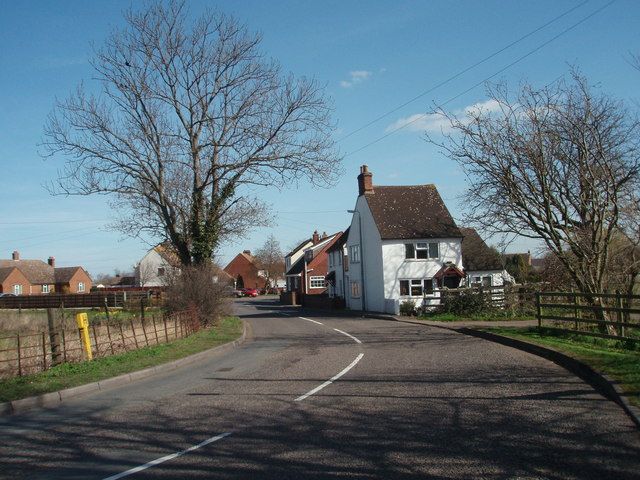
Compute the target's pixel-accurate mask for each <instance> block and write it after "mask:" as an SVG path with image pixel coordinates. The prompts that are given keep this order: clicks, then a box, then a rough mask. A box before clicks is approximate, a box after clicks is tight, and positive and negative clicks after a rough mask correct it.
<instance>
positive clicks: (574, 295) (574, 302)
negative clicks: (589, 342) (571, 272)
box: [571, 288, 578, 331]
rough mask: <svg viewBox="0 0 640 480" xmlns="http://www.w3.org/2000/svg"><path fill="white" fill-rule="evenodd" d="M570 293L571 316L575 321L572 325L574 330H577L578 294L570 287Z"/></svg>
mask: <svg viewBox="0 0 640 480" xmlns="http://www.w3.org/2000/svg"><path fill="white" fill-rule="evenodd" d="M571 293H572V294H573V295H572V297H573V318H574V319H575V321H574V322H573V326H574V327H575V329H576V331H577V330H578V294H576V293H575V291H574V289H573V288H572V289H571Z"/></svg>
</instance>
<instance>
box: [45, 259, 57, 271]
mask: <svg viewBox="0 0 640 480" xmlns="http://www.w3.org/2000/svg"><path fill="white" fill-rule="evenodd" d="M47 263H48V264H49V266H51V267H54V268H55V266H56V258H55V257H49V259H48V260H47Z"/></svg>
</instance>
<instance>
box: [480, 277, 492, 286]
mask: <svg viewBox="0 0 640 480" xmlns="http://www.w3.org/2000/svg"><path fill="white" fill-rule="evenodd" d="M482 286H483V287H490V286H491V277H482Z"/></svg>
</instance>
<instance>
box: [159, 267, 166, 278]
mask: <svg viewBox="0 0 640 480" xmlns="http://www.w3.org/2000/svg"><path fill="white" fill-rule="evenodd" d="M164 274H165V270H164V267H159V268H158V276H159V277H162V276H164Z"/></svg>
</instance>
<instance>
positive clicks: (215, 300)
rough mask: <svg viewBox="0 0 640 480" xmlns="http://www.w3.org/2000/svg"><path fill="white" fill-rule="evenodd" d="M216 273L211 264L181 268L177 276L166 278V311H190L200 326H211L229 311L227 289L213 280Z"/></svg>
mask: <svg viewBox="0 0 640 480" xmlns="http://www.w3.org/2000/svg"><path fill="white" fill-rule="evenodd" d="M216 278H217V273H216V271H215V269H214V268H213V267H212V266H211V265H200V266H190V267H183V268H182V271H181V272H180V273H176V274H173V275H171V276H170V277H169V278H167V290H166V295H167V299H166V302H165V305H166V308H167V310H168V311H169V312H180V311H185V310H191V311H193V312H195V313H196V315H197V318H198V322H199V323H200V325H201V326H207V325H212V324H214V323H217V322H218V320H219V319H220V318H221V317H223V316H225V315H227V314H228V312H229V310H230V309H229V299H228V293H229V289H228V287H227V286H226V285H224V284H221V283H217V282H216V281H214V279H216Z"/></svg>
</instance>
